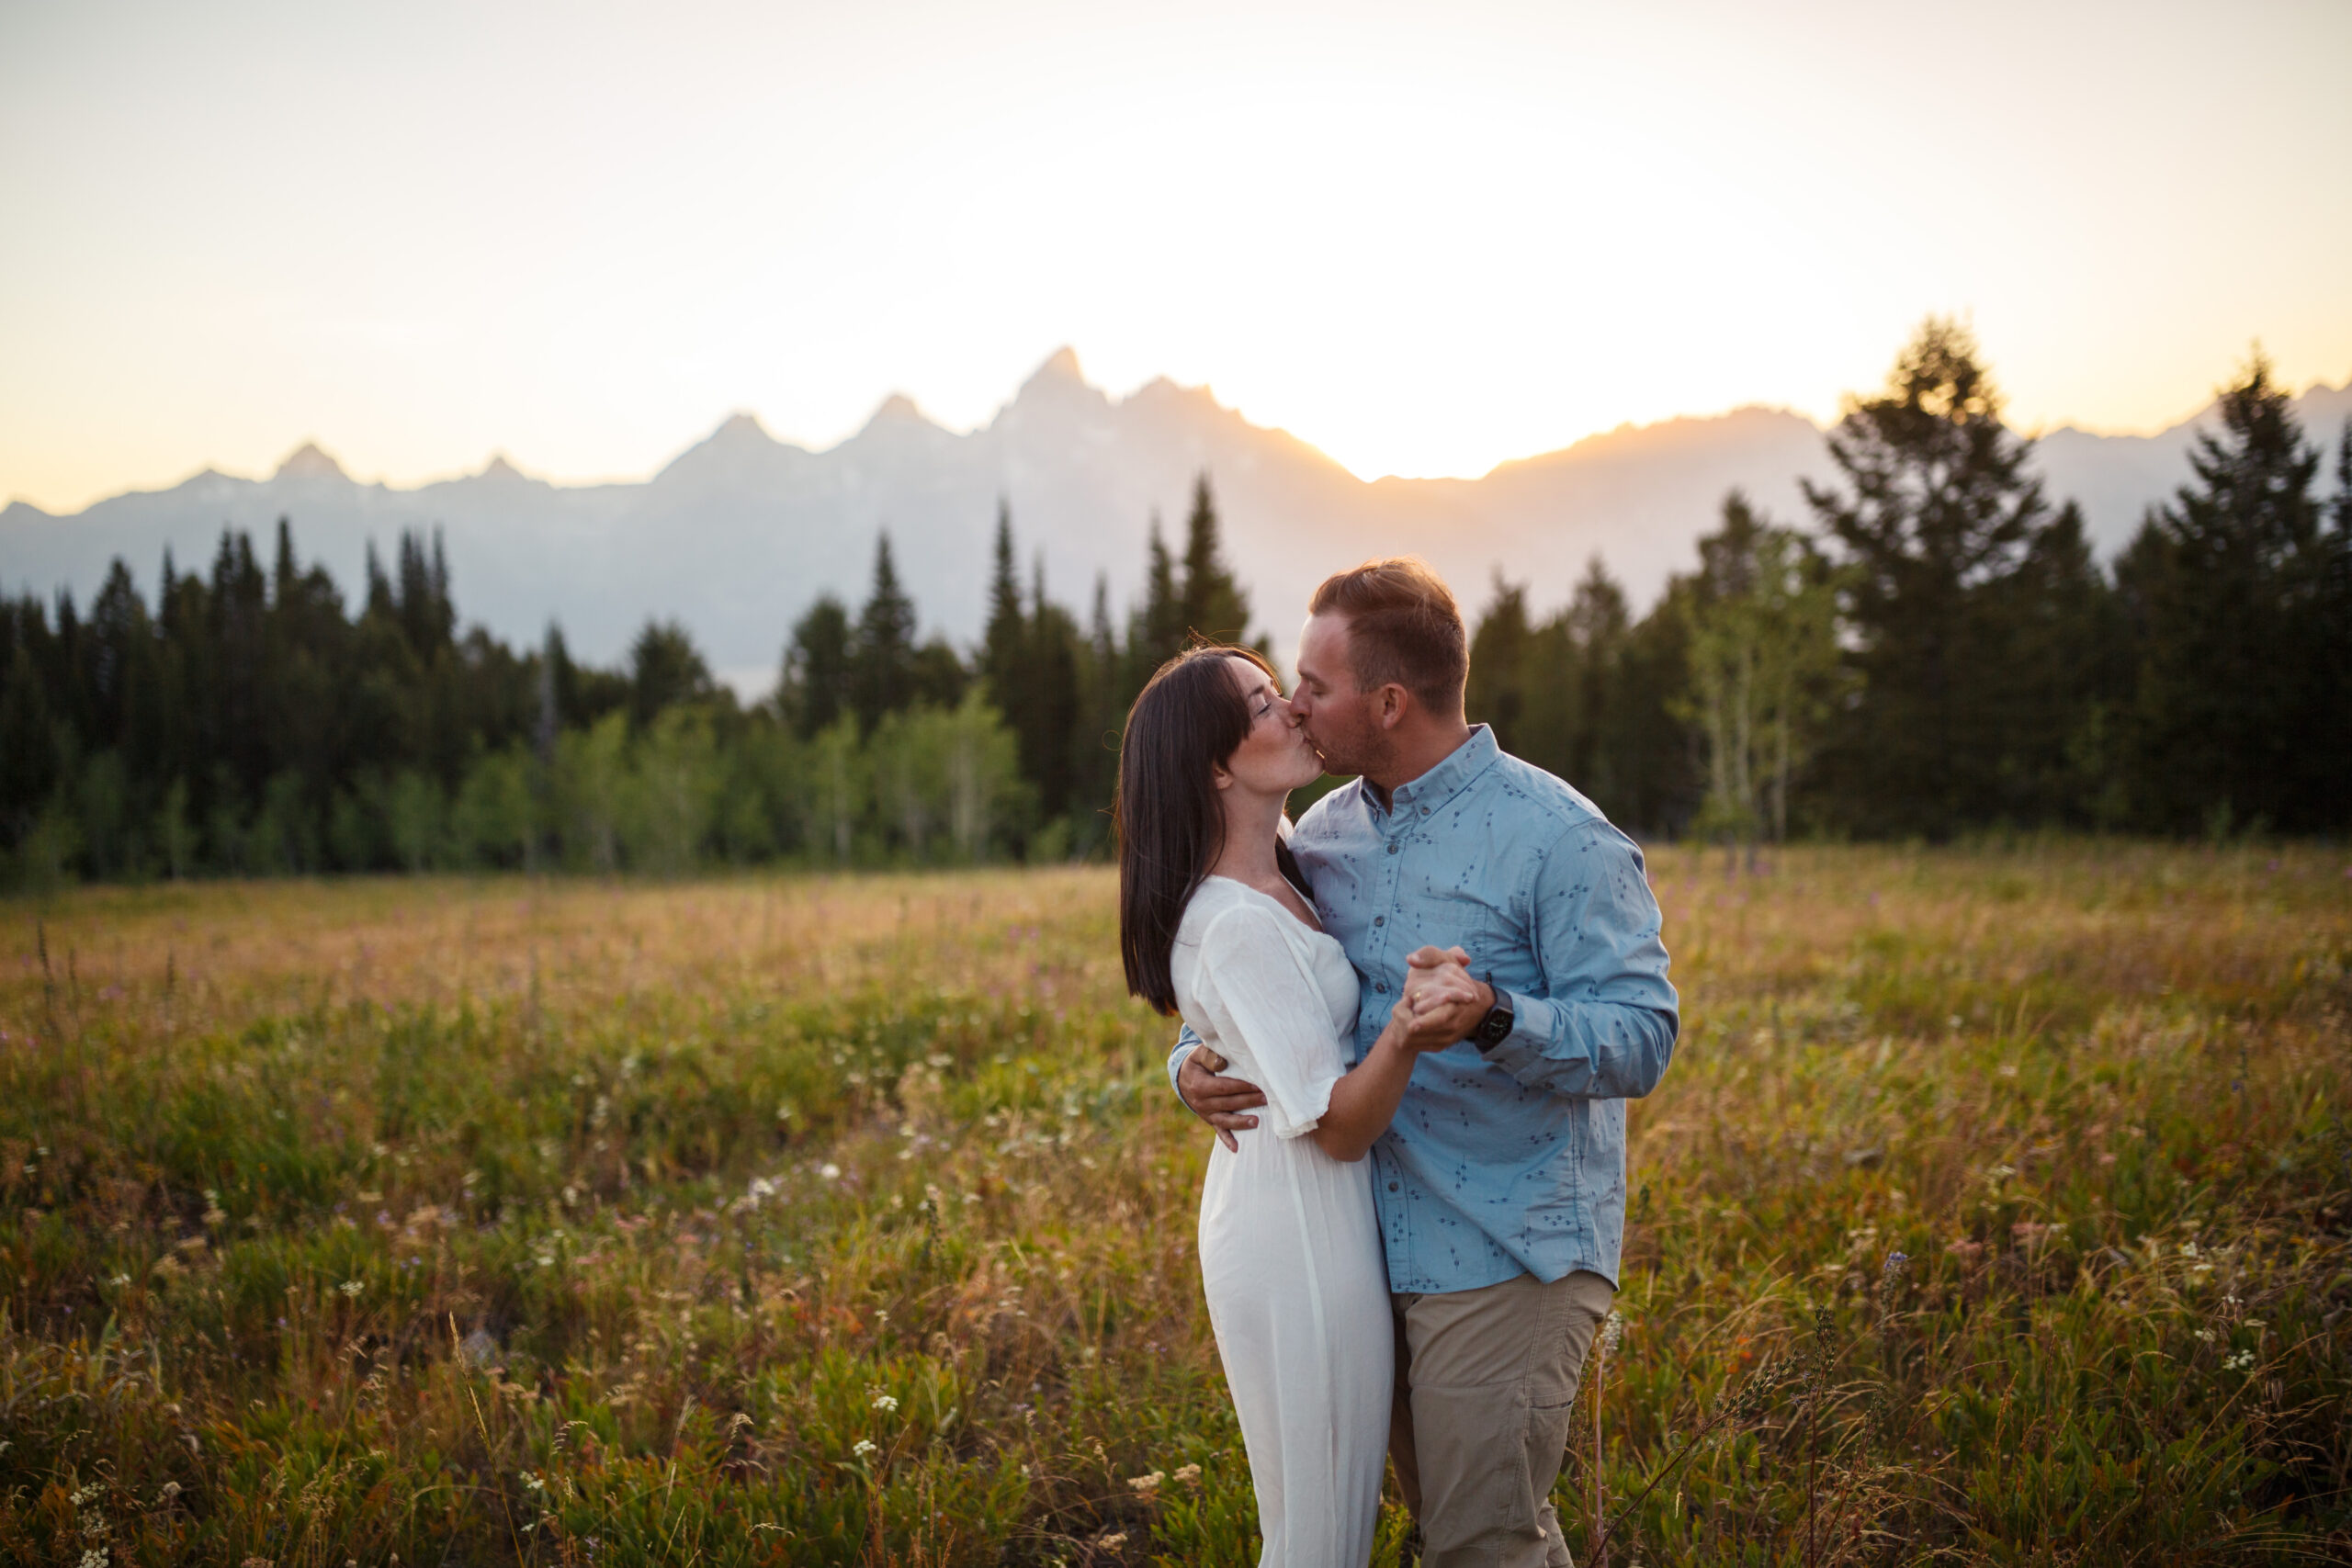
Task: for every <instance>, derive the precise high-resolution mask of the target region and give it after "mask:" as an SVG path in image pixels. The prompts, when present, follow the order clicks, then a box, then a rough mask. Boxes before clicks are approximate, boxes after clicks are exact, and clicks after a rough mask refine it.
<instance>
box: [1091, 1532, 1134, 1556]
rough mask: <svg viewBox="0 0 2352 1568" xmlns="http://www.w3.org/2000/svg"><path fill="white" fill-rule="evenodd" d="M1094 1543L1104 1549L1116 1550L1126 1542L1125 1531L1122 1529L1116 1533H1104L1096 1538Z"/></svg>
mask: <svg viewBox="0 0 2352 1568" xmlns="http://www.w3.org/2000/svg"><path fill="white" fill-rule="evenodd" d="M1094 1544H1095V1545H1097V1546H1099V1547H1101V1548H1102V1549H1103V1551H1118V1550H1119V1548H1121V1547H1123V1546H1125V1545H1126V1544H1127V1537H1126V1532H1125V1531H1124V1530H1122V1531H1121V1532H1119V1533H1118V1534H1117V1535H1106V1536H1104V1537H1103V1538H1102V1539H1101V1540H1097V1541H1096V1542H1095V1543H1094Z"/></svg>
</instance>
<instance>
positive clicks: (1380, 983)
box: [1372, 980, 1388, 997]
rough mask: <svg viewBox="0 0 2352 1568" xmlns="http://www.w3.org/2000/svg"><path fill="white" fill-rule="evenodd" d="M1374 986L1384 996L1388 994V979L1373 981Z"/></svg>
mask: <svg viewBox="0 0 2352 1568" xmlns="http://www.w3.org/2000/svg"><path fill="white" fill-rule="evenodd" d="M1372 988H1373V989H1374V990H1375V991H1378V992H1379V993H1380V994H1381V995H1382V996H1384V997H1385V996H1386V995H1387V994H1388V982H1387V981H1385V980H1376V981H1374V983H1373V987H1372Z"/></svg>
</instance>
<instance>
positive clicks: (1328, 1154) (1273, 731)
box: [1118, 648, 1468, 1568]
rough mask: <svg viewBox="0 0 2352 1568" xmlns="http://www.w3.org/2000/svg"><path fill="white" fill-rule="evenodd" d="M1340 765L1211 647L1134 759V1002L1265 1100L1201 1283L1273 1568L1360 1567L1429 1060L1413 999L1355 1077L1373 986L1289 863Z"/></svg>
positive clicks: (1220, 1177)
mask: <svg viewBox="0 0 2352 1568" xmlns="http://www.w3.org/2000/svg"><path fill="white" fill-rule="evenodd" d="M1322 771H1323V770H1322V764H1321V762H1320V761H1318V760H1317V757H1316V754H1315V751H1314V750H1313V749H1312V748H1311V747H1310V746H1308V744H1307V741H1306V734H1305V732H1304V731H1302V730H1301V729H1300V728H1299V727H1298V726H1297V724H1296V723H1295V721H1294V720H1293V718H1292V716H1291V713H1290V708H1289V705H1288V704H1287V703H1286V702H1285V701H1284V700H1283V695H1282V693H1281V691H1280V690H1279V689H1278V688H1277V687H1276V685H1275V683H1274V677H1273V672H1272V670H1271V669H1270V668H1269V667H1268V666H1267V664H1266V662H1265V660H1263V659H1261V658H1260V657H1259V656H1258V655H1257V654H1255V653H1253V652H1250V650H1248V649H1234V648H1201V649H1193V650H1192V651H1191V652H1188V653H1184V654H1182V655H1179V656H1178V657H1177V658H1175V659H1172V660H1170V661H1169V662H1168V663H1167V664H1165V665H1163V666H1161V667H1160V670H1159V673H1158V674H1157V675H1155V676H1153V677H1152V680H1151V683H1150V684H1149V685H1148V686H1147V687H1146V688H1145V689H1144V693H1143V694H1142V695H1141V696H1140V697H1138V698H1137V699H1136V705H1135V706H1134V708H1133V709H1132V710H1131V711H1130V712H1129V713H1128V715H1127V727H1126V734H1125V738H1124V739H1123V740H1122V742H1121V744H1120V749H1119V796H1118V833H1119V943H1120V948H1121V952H1122V956H1123V957H1124V958H1125V963H1126V971H1127V987H1128V989H1129V990H1130V991H1131V992H1133V993H1134V994H1135V995H1136V996H1139V997H1142V998H1144V999H1145V1000H1146V1001H1148V1002H1149V1003H1150V1004H1151V1005H1152V1006H1153V1007H1154V1008H1156V1009H1158V1010H1159V1011H1160V1012H1162V1013H1173V1012H1181V1013H1182V1015H1183V1018H1184V1021H1185V1022H1187V1023H1189V1024H1191V1025H1192V1027H1193V1032H1194V1033H1196V1034H1198V1035H1199V1036H1200V1037H1201V1039H1202V1041H1203V1042H1204V1047H1203V1048H1204V1049H1206V1050H1210V1051H1214V1052H1215V1053H1216V1055H1218V1056H1220V1057H1222V1058H1223V1059H1224V1061H1225V1063H1226V1065H1225V1066H1222V1067H1220V1068H1218V1070H1219V1071H1221V1072H1227V1073H1230V1074H1232V1075H1233V1076H1235V1077H1243V1078H1247V1079H1249V1080H1250V1082H1251V1083H1254V1084H1256V1085H1257V1086H1258V1087H1259V1088H1260V1089H1261V1090H1262V1091H1263V1092H1264V1094H1265V1096H1266V1106H1265V1110H1264V1111H1261V1113H1260V1130H1259V1131H1256V1132H1252V1133H1250V1134H1244V1135H1243V1136H1242V1137H1241V1138H1240V1139H1238V1140H1234V1141H1230V1142H1225V1141H1221V1142H1220V1143H1219V1144H1218V1145H1216V1146H1215V1147H1213V1148H1212V1149H1211V1150H1210V1151H1209V1169H1208V1180H1207V1182H1206V1184H1205V1185H1204V1187H1203V1189H1202V1192H1201V1230H1200V1248H1201V1280H1202V1284H1203V1286H1204V1289H1205V1291H1206V1292H1207V1296H1208V1306H1209V1322H1210V1325H1212V1327H1214V1328H1215V1330H1216V1343H1217V1352H1218V1354H1219V1356H1221V1357H1222V1358H1223V1359H1224V1362H1225V1376H1226V1382H1227V1386H1228V1387H1229V1388H1230V1389H1231V1390H1232V1393H1233V1404H1234V1408H1235V1410H1236V1411H1237V1412H1238V1414H1239V1416H1240V1417H1241V1437H1242V1441H1243V1443H1244V1445H1245V1446H1246V1447H1247V1448H1248V1450H1249V1454H1250V1482H1251V1483H1252V1484H1253V1485H1254V1486H1255V1487H1256V1489H1257V1494H1258V1523H1259V1529H1260V1532H1261V1535H1262V1537H1263V1539H1264V1540H1265V1550H1264V1551H1263V1553H1262V1555H1261V1557H1260V1558H1259V1562H1260V1564H1261V1568H1274V1565H1277V1564H1279V1565H1282V1568H1323V1565H1329V1568H1362V1565H1363V1563H1365V1562H1368V1561H1369V1560H1370V1559H1371V1555H1372V1540H1373V1529H1374V1523H1375V1522H1376V1519H1377V1517H1378V1514H1379V1507H1380V1482H1381V1472H1382V1467H1383V1464H1384V1462H1385V1458H1386V1452H1387V1442H1388V1419H1389V1393H1390V1381H1391V1379H1392V1378H1393V1376H1394V1375H1395V1359H1394V1352H1393V1349H1392V1346H1391V1343H1390V1327H1389V1304H1388V1278H1387V1271H1386V1268H1385V1264H1384V1263H1383V1261H1382V1258H1381V1248H1380V1227H1379V1223H1378V1221H1377V1220H1376V1219H1375V1217H1374V1212H1373V1202H1372V1181H1371V1173H1370V1168H1369V1167H1367V1166H1366V1165H1365V1164H1364V1163H1363V1156H1364V1154H1365V1152H1366V1151H1367V1150H1369V1149H1370V1148H1371V1147H1372V1145H1373V1141H1374V1139H1376V1138H1377V1137H1379V1136H1380V1134H1382V1133H1383V1132H1384V1131H1385V1130H1386V1128H1387V1126H1388V1122H1389V1119H1390V1118H1391V1117H1393V1116H1394V1115H1395V1114H1396V1112H1397V1100H1398V1099H1399V1097H1400V1096H1402V1095H1403V1093H1404V1091H1405V1084H1406V1080H1407V1079H1408V1078H1409V1077H1411V1076H1412V1072H1413V1063H1414V1059H1415V1057H1416V1055H1418V1053H1419V1052H1420V1051H1423V1050H1436V1049H1442V1047H1443V1046H1445V1045H1448V1044H1451V1043H1453V1042H1452V1041H1451V1040H1450V1039H1447V1040H1438V1039H1433V1038H1431V1039H1423V1038H1419V1037H1416V1036H1415V1035H1414V1033H1413V1032H1412V1023H1413V1019H1414V1007H1415V1006H1416V1005H1419V1006H1420V1007H1431V1006H1433V1005H1436V1004H1440V1003H1444V1002H1450V1001H1453V1000H1455V999H1458V998H1454V997H1453V995H1452V991H1451V989H1450V987H1466V986H1467V984H1468V981H1467V978H1466V976H1461V975H1460V974H1459V973H1458V972H1440V973H1439V974H1438V975H1437V976H1435V977H1434V979H1433V980H1432V981H1431V982H1430V988H1426V989H1423V990H1420V991H1419V992H1417V993H1416V995H1415V996H1414V998H1412V1000H1411V1001H1404V1000H1400V1001H1399V1002H1398V1003H1397V1007H1396V1009H1395V1010H1393V1011H1392V1012H1391V1013H1390V1015H1389V1020H1388V1023H1387V1025H1386V1027H1385V1029H1384V1030H1383V1031H1382V1032H1381V1035H1380V1038H1379V1040H1378V1041H1377V1042H1376V1043H1374V1046H1373V1048H1372V1049H1371V1050H1370V1051H1369V1052H1368V1053H1366V1054H1365V1056H1364V1059H1363V1061H1362V1062H1361V1063H1359V1064H1358V1065H1357V1066H1355V1067H1354V1068H1353V1069H1352V1070H1351V1069H1350V1068H1349V1067H1348V1065H1347V1058H1348V1055H1349V1048H1348V1044H1349V1042H1350V1041H1351V1039H1352V1038H1353V1035H1354V1032H1355V1021H1356V1001H1357V990H1356V975H1355V971H1354V969H1353V968H1352V967H1351V965H1350V964H1349V963H1348V957H1347V954H1346V953H1345V952H1343V951H1342V950H1341V948H1340V944H1339V942H1337V941H1336V940H1334V939H1333V938H1331V937H1329V936H1328V935H1326V934H1324V932H1323V931H1322V929H1321V927H1320V926H1319V925H1318V924H1317V921H1316V918H1315V909H1314V906H1313V905H1312V904H1311V903H1309V902H1308V900H1307V897H1306V887H1305V883H1304V880H1303V878H1301V877H1300V875H1299V873H1298V865H1297V863H1296V862H1295V861H1294V860H1293V859H1292V858H1291V855H1290V851H1289V849H1288V847H1287V846H1286V845H1284V844H1283V841H1282V833H1283V829H1284V827H1285V819H1284V818H1283V803H1284V802H1285V801H1286V800H1287V799H1288V797H1289V795H1290V792H1291V791H1292V790H1294V789H1296V788H1298V787H1299V786H1300V785H1302V784H1309V783H1312V782H1313V781H1314V780H1315V778H1316V777H1317V775H1318V774H1320V773H1321V772H1322Z"/></svg>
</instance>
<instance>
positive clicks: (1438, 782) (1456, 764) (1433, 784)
mask: <svg viewBox="0 0 2352 1568" xmlns="http://www.w3.org/2000/svg"><path fill="white" fill-rule="evenodd" d="M1500 755H1502V748H1501V747H1500V746H1498V745H1497V744H1495V732H1494V731H1493V730H1492V729H1491V728H1487V726H1486V725H1483V724H1474V725H1472V726H1471V727H1470V739H1467V740H1464V742H1463V743H1462V744H1461V745H1459V746H1456V747H1455V748H1454V749H1453V750H1452V751H1450V752H1448V753H1447V754H1446V758H1445V761H1442V762H1440V763H1439V764H1438V765H1437V766H1436V767H1434V768H1431V769H1430V771H1429V772H1428V773H1423V774H1422V775H1421V776H1420V777H1419V778H1417V779H1414V780H1412V781H1411V782H1409V783H1407V784H1398V785H1397V788H1396V789H1395V790H1394V791H1393V792H1392V793H1391V795H1390V799H1391V801H1392V802H1393V805H1392V807H1391V810H1392V811H1393V812H1394V814H1395V815H1397V816H1398V817H1419V816H1424V815H1426V814H1428V813H1429V812H1432V811H1435V810H1436V809H1437V808H1438V807H1441V806H1443V805H1444V804H1445V803H1446V802H1447V801H1449V800H1451V799H1453V797H1454V796H1455V795H1459V794H1461V793H1462V791H1463V790H1464V788H1466V787H1467V786H1468V785H1469V784H1470V781H1471V780H1473V779H1475V778H1476V777H1477V776H1478V775H1479V774H1480V773H1485V772H1486V771H1487V765H1488V764H1489V763H1491V762H1492V761H1494V760H1495V759H1496V758H1497V757H1498V756H1500ZM1363 793H1364V798H1365V799H1367V800H1369V801H1371V802H1372V804H1373V807H1374V809H1375V810H1377V809H1378V808H1379V806H1380V799H1379V796H1377V795H1374V794H1373V792H1372V791H1371V789H1370V788H1368V787H1367V788H1366V789H1365V790H1364V792H1363Z"/></svg>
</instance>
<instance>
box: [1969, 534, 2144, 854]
mask: <svg viewBox="0 0 2352 1568" xmlns="http://www.w3.org/2000/svg"><path fill="white" fill-rule="evenodd" d="M1985 613H1986V615H1987V617H1988V619H1989V620H1990V622H1991V625H1990V626H1989V627H1988V630H1989V631H1990V633H1991V634H1992V635H1993V637H1995V638H1996V645H1997V647H1998V649H1999V650H2000V651H1999V654H1998V656H1997V657H1996V658H1995V659H1994V660H1993V661H1992V668H1991V669H1990V670H1988V671H1986V672H1985V673H1986V678H1987V681H1988V683H1989V686H1990V690H1991V693H1992V704H1993V706H1994V708H1995V710H1996V712H1997V713H1999V714H2000V716H2001V725H2000V729H1999V733H1998V735H1997V738H1996V739H1997V745H1998V751H1997V754H1996V759H1995V764H1994V765H1995V775H1996V777H1995V784H1996V790H1997V792H1998V793H1997V795H1996V797H1995V799H1994V801H1993V803H1992V814H1993V815H1996V816H1997V817H2000V818H2006V819H2007V820H2010V821H2014V822H2022V823H2032V824H2058V825H2070V826H2077V827H2114V826H2120V824H2121V823H2122V821H2123V819H2124V816H2125V811H2126V799H2127V796H2126V795H2125V793H2124V791H2123V788H2122V778H2121V759H2120V755H2119V751H2118V741H2119V739H2120V725H2121V719H2122V716H2123V711H2124V709H2125V707H2126V705H2127V703H2128V697H2129V692H2130V669H2129V665H2128V659H2127V654H2126V651H2125V647H2124V636H2123V627H2122V623H2121V619H2120V614H2119V610H2118V605H2117V603H2116V598H2115V593H2114V591H2113V590H2112V588H2110V587H2109V583H2108V581H2107V577H2106V574H2105V573H2104V572H2102V571H2101V570H2100V569H2099V566H2098V560H2097V559H2096V558H2094V556H2093V555H2092V552H2091V545H2090V540H2089V538H2088V537H2087V536H2086V534H2085V532H2084V528H2083V515H2082V509H2081V508H2080V507H2078V506H2076V505H2075V503H2074V502H2071V501H2070V502H2066V503H2065V505H2064V506H2062V507H2060V508H2059V510H2058V515H2057V516H2056V517H2055V518H2053V519H2052V521H2051V523H2050V525H2049V526H2047V527H2045V528H2042V529H2041V530H2039V531H2038V532H2037V533H2036V534H2035V535H2034V536H2033V537H2032V539H2031V540H2030V543H2029V544H2028V546H2027V548H2026V552H2025V556H2024V558H2023V559H2021V560H2020V561H2019V562H2018V570H2016V571H2015V572H2014V573H2013V574H2012V575H2011V576H2010V577H2009V578H2008V579H2007V581H2006V582H2005V583H2004V584H2003V585H2002V588H2001V591H2000V592H1999V594H1998V596H1997V597H1989V598H1988V603H1987V604H1986V606H1985Z"/></svg>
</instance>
